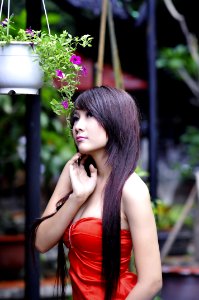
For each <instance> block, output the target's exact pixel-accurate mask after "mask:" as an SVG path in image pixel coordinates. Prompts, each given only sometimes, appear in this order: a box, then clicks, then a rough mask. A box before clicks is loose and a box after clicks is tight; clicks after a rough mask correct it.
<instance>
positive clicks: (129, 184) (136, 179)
mask: <svg viewBox="0 0 199 300" xmlns="http://www.w3.org/2000/svg"><path fill="white" fill-rule="evenodd" d="M122 200H123V201H124V202H127V203H131V204H132V205H133V204H135V205H137V204H138V205H139V204H141V203H143V202H148V201H150V194H149V189H148V186H147V185H146V183H145V182H144V181H143V180H142V179H141V178H140V176H139V175H138V174H136V173H135V172H134V173H133V174H131V175H130V176H129V178H128V179H127V180H126V182H125V184H124V187H123V191H122Z"/></svg>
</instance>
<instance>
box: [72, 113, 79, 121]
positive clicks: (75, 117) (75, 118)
mask: <svg viewBox="0 0 199 300" xmlns="http://www.w3.org/2000/svg"><path fill="white" fill-rule="evenodd" d="M78 120H79V117H78V116H76V115H74V116H73V123H75V122H77V121H78Z"/></svg>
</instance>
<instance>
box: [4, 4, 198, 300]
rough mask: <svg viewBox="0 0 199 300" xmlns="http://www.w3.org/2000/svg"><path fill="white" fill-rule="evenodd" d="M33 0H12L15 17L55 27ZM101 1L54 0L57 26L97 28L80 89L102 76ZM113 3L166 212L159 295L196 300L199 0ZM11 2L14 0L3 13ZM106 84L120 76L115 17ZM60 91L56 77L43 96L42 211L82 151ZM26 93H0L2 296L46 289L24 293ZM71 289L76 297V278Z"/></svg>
mask: <svg viewBox="0 0 199 300" xmlns="http://www.w3.org/2000/svg"><path fill="white" fill-rule="evenodd" d="M30 2H31V1H28V0H27V1H22V0H18V1H17V3H16V1H11V13H14V19H15V24H16V25H17V27H21V28H24V29H25V28H26V22H27V12H28V11H29V14H31V18H34V17H35V22H38V24H40V21H41V27H42V30H47V28H46V19H45V16H44V12H43V10H42V9H41V19H40V20H39V17H38V15H39V13H38V10H37V9H38V7H39V10H40V7H42V5H41V1H35V2H34V5H33V7H32V11H30V7H31V4H30ZM102 2H103V1H102V0H95V1H92V0H79V1H78V0H62V1H61V0H54V1H53V0H46V1H45V4H46V8H47V12H48V18H49V23H50V28H51V32H52V33H59V32H61V31H63V30H64V29H66V30H67V31H68V32H69V33H71V34H72V35H77V36H81V35H83V34H90V35H91V36H92V37H93V38H94V39H93V42H92V47H91V48H85V49H81V50H79V52H78V54H79V55H80V56H81V57H82V60H83V63H84V65H85V66H86V68H87V70H88V75H87V77H84V78H82V81H81V83H80V86H79V89H78V91H77V92H76V94H75V97H76V96H77V95H78V93H80V92H81V91H83V90H85V89H87V88H89V87H92V86H94V85H95V72H96V64H97V61H98V54H99V44H100V22H101V16H102V4H103V3H102ZM111 3H112V13H113V21H114V30H115V36H116V42H117V50H118V54H119V60H120V65H121V70H122V74H123V77H122V78H123V83H124V88H125V90H126V91H128V92H129V93H130V94H131V95H132V96H133V97H135V99H136V102H137V104H138V106H139V109H140V112H141V157H140V162H139V167H138V169H137V172H138V173H139V174H140V176H142V177H143V180H145V182H146V183H147V184H148V186H149V189H150V191H151V198H152V205H153V209H154V213H155V216H156V220H157V228H158V236H159V243H160V249H161V251H162V252H161V254H162V266H163V278H164V287H163V290H162V292H161V294H160V295H159V298H158V299H162V300H174V299H179V300H184V299H187V300H196V299H198V296H197V293H196V292H195V291H196V290H197V288H196V287H197V285H198V283H199V279H198V275H199V254H198V253H199V244H198V240H197V237H198V233H199V217H198V216H199V214H198V211H199V210H198V200H197V199H198V198H197V190H199V188H198V175H197V174H198V166H199V117H198V114H199V52H198V39H199V26H198V10H197V1H194V0H189V1H188V2H187V1H186V0H173V1H169V0H156V1H150V0H149V1H139V0H112V1H111ZM7 5H8V3H7V1H6V2H5V3H4V5H3V16H4V17H6V14H7ZM31 18H30V19H31ZM2 19H3V17H2ZM0 21H2V20H0ZM38 26H39V25H38ZM103 84H107V85H111V86H115V79H114V68H113V49H112V48H111V34H110V31H109V28H108V26H107V28H106V35H105V46H104V66H103ZM54 93H55V90H54V89H53V88H52V87H43V88H42V89H41V91H40V96H39V99H40V100H39V101H40V105H41V109H40V111H39V114H40V116H39V119H40V129H39V130H40V131H39V136H40V139H41V144H40V150H39V157H40V165H39V176H38V174H37V173H36V174H35V176H37V177H38V180H39V197H38V198H37V199H35V205H36V206H37V213H38V209H39V210H40V212H42V211H43V209H44V207H45V206H46V204H47V202H48V200H49V198H50V196H51V194H52V191H53V189H54V187H55V184H56V182H57V179H58V176H59V174H60V172H61V170H62V168H63V166H64V165H65V163H66V161H67V160H68V159H70V157H71V156H72V155H73V153H75V147H74V144H73V141H72V139H71V137H70V135H67V134H66V128H65V125H66V124H65V120H64V119H63V118H62V117H58V116H57V115H55V114H54V113H53V112H52V110H51V107H50V105H49V99H50V98H52V97H53V95H54ZM27 101H28V96H26V95H17V96H16V95H14V96H11V95H0V137H1V143H0V299H34V300H37V299H38V298H36V296H34V297H35V298H29V296H27V295H26V296H25V295H24V290H25V285H26V280H25V279H26V272H27V269H26V268H27V265H26V264H25V252H26V251H25V244H26V243H25V231H26V228H25V227H26V225H27V224H26V222H27V214H28V213H29V212H28V211H27V210H28V208H27V202H28V200H29V197H28V193H27V186H26V185H27V173H26V172H27V168H26V167H27V166H28V164H27V160H26V158H27V157H26V147H27ZM33 148H34V147H33ZM32 168H33V170H34V166H33V167H32ZM29 184H30V183H29ZM33 189H34V186H33ZM38 202H39V203H38ZM33 206H34V204H33ZM37 217H39V214H38V215H37ZM15 246H16V248H14V247H15ZM6 247H7V248H6ZM56 254H57V249H56V247H55V249H52V250H51V251H49V252H48V253H46V254H42V255H40V256H39V264H38V265H39V268H40V270H39V271H38V272H39V273H38V274H39V278H40V297H41V299H53V291H54V277H55V272H56ZM33 277H38V276H37V275H33ZM29 280H30V282H31V279H29ZM30 282H29V283H30ZM178 286H179V287H180V288H179V289H178V288H177V287H178ZM26 288H27V287H26ZM67 294H68V296H69V297H70V295H71V289H70V284H69V286H68V288H67ZM27 297H28V298H27ZM91 300H92V299H91Z"/></svg>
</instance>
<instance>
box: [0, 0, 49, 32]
mask: <svg viewBox="0 0 199 300" xmlns="http://www.w3.org/2000/svg"><path fill="white" fill-rule="evenodd" d="M3 2H4V0H1V6H0V21H1V16H2V10H3ZM42 4H43V8H44V13H45V17H46V24H47V28H48V34H49V35H50V26H49V22H48V15H47V11H46V5H45V2H44V0H42ZM7 19H8V22H9V19H10V0H8V14H7ZM8 34H9V26H7V35H8Z"/></svg>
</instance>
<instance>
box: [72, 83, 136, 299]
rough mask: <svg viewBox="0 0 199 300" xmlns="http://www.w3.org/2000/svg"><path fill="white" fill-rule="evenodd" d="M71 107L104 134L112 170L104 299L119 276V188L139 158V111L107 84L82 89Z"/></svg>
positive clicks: (105, 219)
mask: <svg viewBox="0 0 199 300" xmlns="http://www.w3.org/2000/svg"><path fill="white" fill-rule="evenodd" d="M75 108H77V109H82V110H87V111H89V112H91V114H92V115H93V116H94V117H95V118H96V119H97V120H98V122H99V123H100V124H101V125H102V126H103V127H104V129H105V130H106V133H107V135H108V143H107V146H106V152H107V155H108V160H107V164H108V165H109V166H111V170H112V171H111V174H110V176H109V179H108V182H107V185H106V188H105V195H104V203H103V216H102V226H103V236H102V256H103V261H102V275H103V276H104V279H105V282H106V293H105V300H111V298H112V296H113V294H114V292H115V291H116V288H117V283H118V279H119V275H120V230H121V220H120V213H121V210H120V207H121V196H122V189H123V186H124V183H125V181H126V180H127V178H128V177H129V175H130V174H132V173H133V172H134V170H135V168H136V164H137V161H138V157H139V141H140V124H139V112H138V108H137V106H136V103H135V101H134V99H133V98H132V97H131V96H130V95H129V94H128V93H127V92H125V91H124V90H119V89H116V88H111V87H107V86H101V87H94V88H93V89H90V90H88V91H85V92H83V93H82V94H81V95H80V96H79V97H78V98H77V99H76V101H75ZM71 127H73V118H71ZM113 249H114V251H113Z"/></svg>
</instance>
